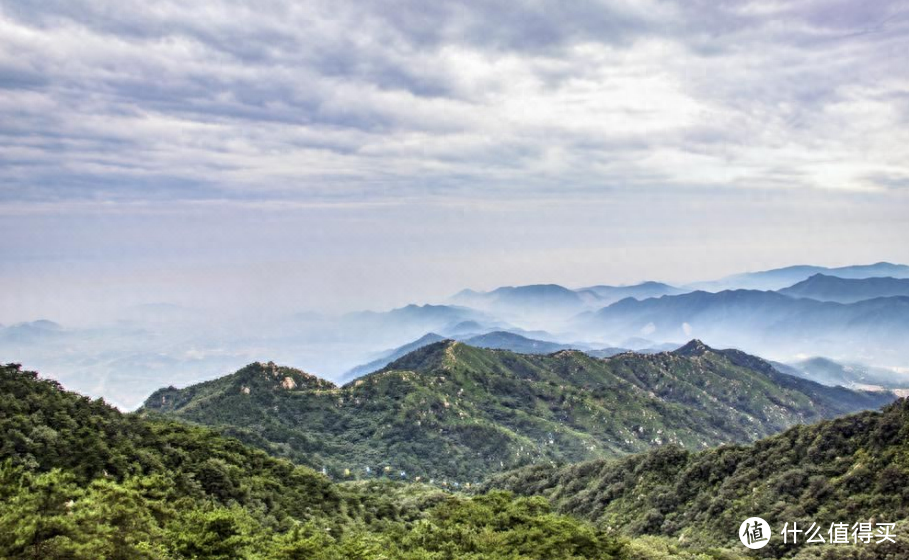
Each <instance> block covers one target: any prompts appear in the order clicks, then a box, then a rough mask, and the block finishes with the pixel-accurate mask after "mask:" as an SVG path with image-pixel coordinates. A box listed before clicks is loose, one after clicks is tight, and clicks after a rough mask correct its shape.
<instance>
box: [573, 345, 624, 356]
mask: <svg viewBox="0 0 909 560" xmlns="http://www.w3.org/2000/svg"><path fill="white" fill-rule="evenodd" d="M631 351H632V350H631V349H629V348H618V347H616V346H610V347H609V348H596V349H593V350H585V351H584V353H585V354H587V355H588V356H591V357H593V358H611V357H613V356H617V355H619V354H624V353H625V352H631Z"/></svg>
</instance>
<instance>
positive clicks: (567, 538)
mask: <svg viewBox="0 0 909 560" xmlns="http://www.w3.org/2000/svg"><path fill="white" fill-rule="evenodd" d="M300 381H303V382H306V381H308V379H306V378H300ZM0 428H2V429H3V434H4V437H3V440H2V442H0V558H3V559H5V560H38V559H40V560H44V559H73V560H82V559H84V560H88V559H91V560H95V559H98V558H106V559H110V560H202V559H205V560H262V559H265V558H267V559H274V560H298V559H302V558H305V559H307V560H340V559H345V560H347V559H351V560H353V559H356V560H388V559H389V558H395V559H400V560H421V559H428V558H476V559H477V560H481V559H488V560H493V559H499V558H509V559H512V558H513V559H516V558H532V557H540V556H539V555H542V557H545V558H547V559H552V560H578V559H580V558H590V559H594V558H596V559H598V560H630V557H629V556H628V555H627V554H626V553H625V547H626V545H625V544H624V543H622V542H618V541H617V540H616V539H615V538H613V537H610V536H607V535H605V534H604V532H603V531H602V530H598V529H596V528H594V527H592V526H591V525H590V524H588V523H584V522H582V521H578V520H575V519H572V518H569V517H566V516H561V515H556V514H553V513H552V512H551V511H550V508H549V506H548V504H547V503H546V502H545V500H541V499H539V498H529V499H527V498H517V499H513V498H512V496H511V495H509V494H507V493H503V492H493V493H490V494H488V495H485V496H479V497H475V498H467V497H464V496H455V495H451V494H447V493H444V492H442V491H440V490H438V489H434V488H431V487H428V486H425V485H420V484H402V483H394V482H391V481H389V480H387V478H385V477H383V479H376V478H374V479H371V480H369V481H364V482H358V483H346V484H336V483H332V482H331V481H330V480H329V479H328V478H327V477H325V476H322V475H318V474H316V473H315V472H313V471H312V470H310V469H307V468H304V467H297V466H294V465H292V464H291V463H289V462H287V461H282V460H278V459H274V458H271V457H269V456H267V455H266V454H265V453H263V452H262V451H259V450H255V449H251V448H247V447H245V446H243V445H242V444H240V442H238V441H236V440H233V439H227V438H224V437H222V436H220V435H218V434H216V433H214V432H213V431H211V430H208V429H204V428H198V427H190V426H186V425H182V424H179V423H175V422H171V421H161V420H159V419H148V418H140V417H137V416H135V415H128V414H122V413H120V412H119V411H117V410H115V409H113V408H111V407H109V406H107V405H106V404H104V403H103V402H101V401H92V400H90V399H87V398H85V397H83V396H81V395H77V394H75V393H70V392H67V391H64V390H62V388H61V387H60V386H59V385H58V384H57V383H55V382H51V381H44V380H40V379H38V377H37V375H36V374H35V373H34V372H26V371H22V370H21V368H19V367H18V366H15V365H7V366H0ZM480 532H482V535H483V538H482V539H476V538H473V536H474V535H476V534H479V533H480Z"/></svg>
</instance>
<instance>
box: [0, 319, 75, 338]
mask: <svg viewBox="0 0 909 560" xmlns="http://www.w3.org/2000/svg"><path fill="white" fill-rule="evenodd" d="M65 332H66V331H65V330H64V328H63V326H61V325H60V324H59V323H55V322H53V321H48V320H47V319H39V320H37V321H29V322H25V323H16V324H14V325H10V326H8V327H2V326H0V341H3V342H11V343H20V344H41V343H43V342H45V341H47V340H50V339H56V338H59V337H60V336H61V335H63V334H65Z"/></svg>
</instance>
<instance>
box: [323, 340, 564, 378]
mask: <svg viewBox="0 0 909 560" xmlns="http://www.w3.org/2000/svg"><path fill="white" fill-rule="evenodd" d="M452 338H454V339H457V340H461V341H463V342H464V343H465V344H470V345H471V346H476V347H478V348H490V349H495V350H511V351H512V352H518V353H522V354H550V353H552V352H556V351H558V350H567V349H568V348H569V346H566V345H563V344H558V343H555V342H548V341H545V340H535V339H532V338H528V337H526V336H521V335H519V334H516V333H512V332H507V331H493V332H489V333H486V334H477V335H472V336H467V337H463V336H453V337H452ZM444 339H445V338H444V337H443V336H441V335H438V334H436V333H427V334H425V335H423V336H421V337H420V338H418V339H417V340H414V341H413V342H408V343H407V344H404V345H403V346H399V347H398V348H395V349H393V350H388V351H386V352H384V353H383V354H382V356H380V357H379V358H376V359H375V360H373V361H371V362H369V363H367V364H363V365H359V366H357V367H355V368H352V369H351V370H349V371H348V372H346V373H345V374H344V375H343V376H341V378H340V380H339V381H340V382H341V383H347V382H348V381H351V380H353V379H356V378H358V377H362V376H363V375H366V374H367V373H372V372H374V371H379V370H380V369H382V368H383V367H385V366H387V365H388V364H390V363H391V362H393V361H395V360H397V359H398V358H401V357H403V356H404V355H406V354H409V353H410V352H413V351H414V350H417V349H419V348H422V347H424V346H428V345H429V344H432V343H433V342H439V341H441V340H444Z"/></svg>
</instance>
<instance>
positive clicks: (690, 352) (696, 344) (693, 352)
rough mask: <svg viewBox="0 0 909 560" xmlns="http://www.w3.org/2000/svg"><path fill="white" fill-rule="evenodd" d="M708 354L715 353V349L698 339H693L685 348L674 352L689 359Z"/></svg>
mask: <svg viewBox="0 0 909 560" xmlns="http://www.w3.org/2000/svg"><path fill="white" fill-rule="evenodd" d="M707 352H714V349H713V348H711V347H709V346H707V345H706V344H704V343H703V342H701V341H700V340H698V339H697V338H695V339H692V340H691V341H689V342H688V343H687V344H685V346H682V347H681V348H678V349H676V350H673V351H672V353H673V354H677V355H679V356H686V357H688V358H693V357H696V356H703V355H704V354H706V353H707Z"/></svg>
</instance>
